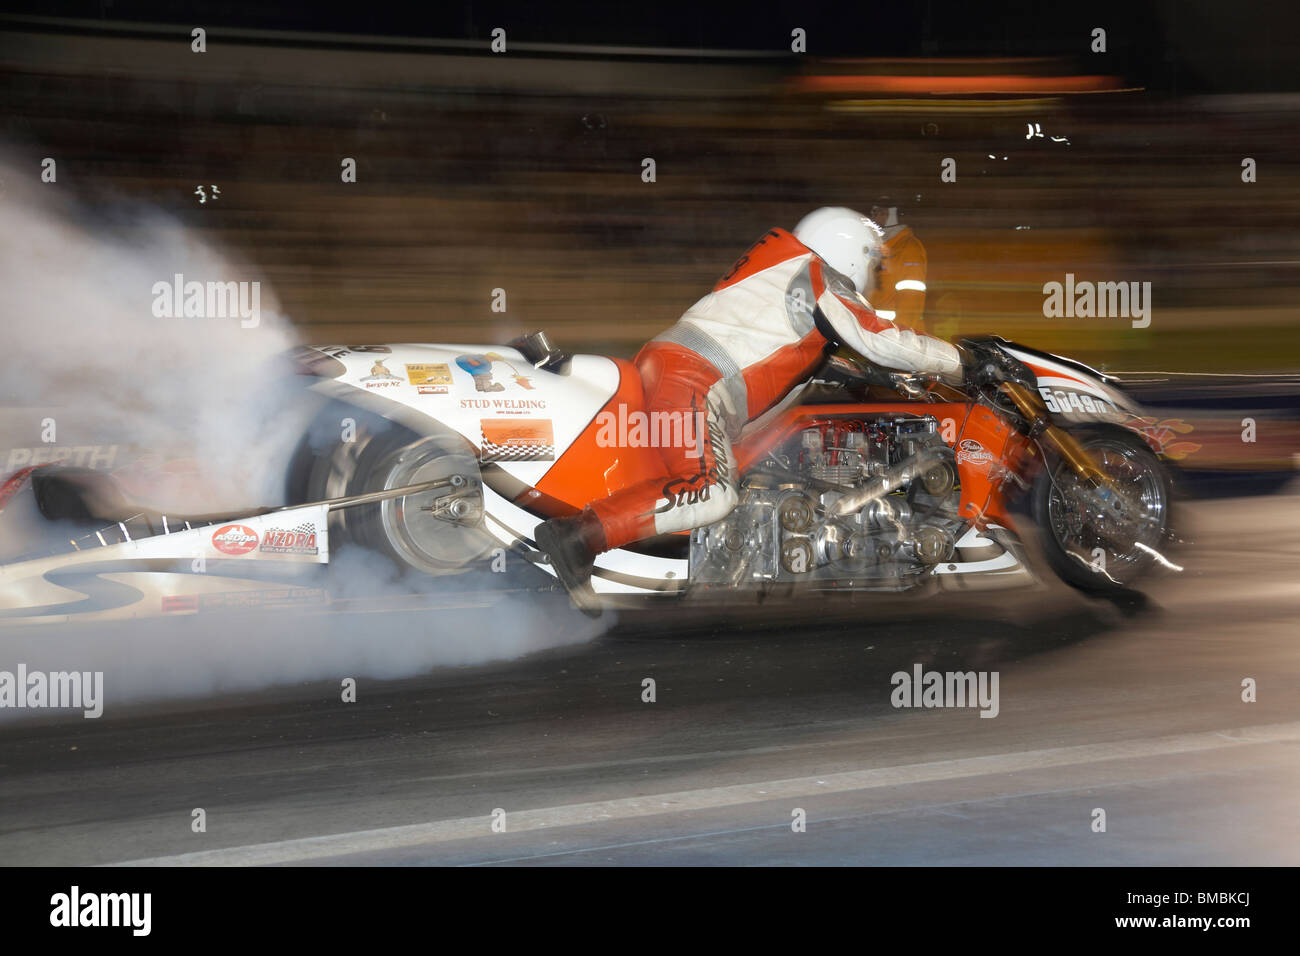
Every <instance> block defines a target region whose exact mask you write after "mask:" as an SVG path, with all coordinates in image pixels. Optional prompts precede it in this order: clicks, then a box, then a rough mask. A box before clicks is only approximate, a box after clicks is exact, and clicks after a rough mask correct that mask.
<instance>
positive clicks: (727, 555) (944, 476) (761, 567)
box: [690, 414, 962, 589]
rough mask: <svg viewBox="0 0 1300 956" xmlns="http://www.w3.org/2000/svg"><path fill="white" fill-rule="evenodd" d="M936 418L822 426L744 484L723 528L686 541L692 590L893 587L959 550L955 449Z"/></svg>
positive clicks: (834, 421) (839, 421)
mask: <svg viewBox="0 0 1300 956" xmlns="http://www.w3.org/2000/svg"><path fill="white" fill-rule="evenodd" d="M938 429H939V423H938V422H937V421H936V420H935V419H934V418H933V417H932V416H921V415H902V414H890V415H877V416H868V417H865V418H862V417H858V418H838V417H828V418H826V419H819V420H815V421H814V422H812V423H811V424H809V425H808V426H807V427H806V428H804V429H803V430H802V431H801V432H800V433H799V434H798V435H796V436H794V437H792V438H791V439H790V440H788V441H786V442H785V443H784V444H783V445H781V446H778V447H777V448H774V449H773V450H772V452H771V453H770V454H769V455H768V457H767V458H766V459H765V460H764V461H762V462H760V463H759V464H758V465H756V466H755V467H754V468H752V469H751V470H750V472H749V473H748V474H747V475H746V476H745V478H744V480H743V481H742V482H741V489H740V490H741V495H740V501H739V503H738V504H737V506H736V508H735V509H734V510H733V511H732V512H731V514H730V515H728V516H727V518H725V519H724V520H722V521H719V522H717V523H716V524H713V525H710V526H708V527H705V528H699V529H697V530H696V531H694V532H693V533H692V535H691V552H690V554H691V571H690V574H691V581H692V584H695V583H700V584H704V585H714V584H717V585H722V584H726V585H729V586H732V587H746V586H749V587H755V586H758V587H761V586H764V585H773V584H780V583H787V582H788V583H791V584H794V583H797V582H806V583H808V584H809V585H810V586H813V587H820V588H838V587H845V588H854V589H858V588H861V589H896V588H901V587H906V586H908V585H909V584H910V583H911V581H912V580H913V579H915V578H916V577H917V576H919V575H921V574H924V573H926V572H927V571H928V570H929V569H930V568H932V567H933V566H934V565H935V564H937V563H939V562H941V561H946V560H948V559H949V558H951V556H952V554H953V548H954V541H955V540H956V536H957V534H958V533H959V531H960V529H961V525H962V522H961V520H960V518H959V517H958V515H957V503H958V500H959V497H960V490H959V488H958V486H957V469H956V465H955V461H954V459H953V452H952V449H950V448H949V447H948V446H947V445H946V444H944V442H943V440H942V439H941V438H940V437H939V431H938Z"/></svg>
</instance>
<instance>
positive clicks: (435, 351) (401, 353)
mask: <svg viewBox="0 0 1300 956" xmlns="http://www.w3.org/2000/svg"><path fill="white" fill-rule="evenodd" d="M358 348H365V347H349V346H318V347H316V350H317V351H319V352H321V353H322V354H324V355H328V356H330V357H331V358H334V359H335V360H337V361H338V362H340V363H342V365H343V367H344V369H345V371H344V372H342V373H341V374H339V375H338V376H337V377H336V378H335V379H334V380H333V381H334V382H337V383H342V384H345V385H348V386H351V387H352V388H353V389H356V390H358V391H363V392H366V393H368V394H369V395H371V396H375V397H377V398H378V399H382V400H383V401H381V402H379V403H375V402H373V401H362V400H361V399H360V396H356V395H355V394H354V395H352V396H338V397H344V398H345V400H352V401H356V402H358V403H359V404H365V405H367V407H372V408H374V409H375V410H377V411H379V412H380V413H381V414H382V413H384V412H385V409H384V408H383V405H384V403H385V402H388V403H396V404H397V405H400V406H403V407H404V408H406V409H410V410H411V411H413V412H415V413H417V414H418V415H421V416H427V417H429V418H432V419H435V420H437V421H439V422H441V423H442V424H444V425H446V426H448V427H450V428H452V429H453V430H455V431H456V432H458V433H460V434H461V435H463V436H464V437H465V438H466V439H467V440H468V441H469V442H470V444H472V445H473V446H474V448H476V449H478V451H479V457H480V460H481V461H484V462H494V463H496V464H499V465H500V466H501V467H502V468H503V469H504V470H505V471H506V472H508V473H509V474H510V475H511V476H513V477H515V478H517V479H519V480H520V481H522V482H525V483H526V484H529V485H534V484H536V483H537V482H538V481H539V480H541V478H542V476H543V475H545V474H546V472H547V471H549V470H550V468H551V466H552V465H554V464H555V461H556V459H558V458H559V457H560V456H561V455H563V454H564V452H565V450H566V449H567V448H568V447H569V446H570V445H571V444H573V441H574V439H575V438H577V437H578V435H579V434H581V433H582V431H583V429H585V428H586V427H587V425H588V424H589V423H590V422H591V420H592V419H593V418H594V417H595V416H596V413H597V412H599V411H600V409H601V408H602V407H603V406H604V404H605V403H606V402H607V401H609V399H610V398H611V397H612V396H613V395H614V393H615V391H616V390H617V389H618V383H619V370H618V366H617V365H616V364H615V363H614V362H613V361H612V360H611V359H608V358H605V357H603V356H599V355H575V356H574V357H573V359H572V360H571V361H570V362H569V363H568V366H567V370H566V371H567V374H564V375H559V374H556V373H554V372H547V371H544V370H541V369H537V368H534V367H533V366H532V364H530V363H529V362H528V361H527V360H526V359H524V357H523V356H521V355H520V354H519V352H517V351H516V350H515V349H511V348H506V347H503V346H500V345H393V346H384V347H382V348H383V351H382V352H379V351H358V350H357V349H358ZM489 355H492V356H499V358H496V359H490V360H489V362H488V365H489V367H488V368H486V369H484V368H483V366H481V365H480V366H478V368H479V369H480V371H481V373H482V374H480V375H479V376H477V378H478V382H477V384H476V376H475V375H474V374H472V373H471V372H470V371H469V370H468V369H467V368H465V367H464V366H465V365H466V364H471V363H468V362H462V361H458V360H460V359H463V358H465V357H467V356H468V357H473V356H482V357H486V356H489ZM478 386H482V388H480V387H478ZM336 395H337V393H336Z"/></svg>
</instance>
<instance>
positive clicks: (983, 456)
mask: <svg viewBox="0 0 1300 956" xmlns="http://www.w3.org/2000/svg"><path fill="white" fill-rule="evenodd" d="M992 460H993V455H992V454H991V453H990V452H989V450H988V449H987V448H985V447H984V446H983V445H981V444H980V443H979V442H977V441H976V440H975V439H974V438H963V439H962V440H961V441H960V442H959V443H958V444H957V461H958V462H963V461H968V462H970V463H971V464H972V465H987V464H988V463H989V462H991V461H992Z"/></svg>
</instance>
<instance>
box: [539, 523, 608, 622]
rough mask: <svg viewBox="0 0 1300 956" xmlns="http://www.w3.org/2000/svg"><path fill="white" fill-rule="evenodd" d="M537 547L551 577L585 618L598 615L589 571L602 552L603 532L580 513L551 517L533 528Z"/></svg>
mask: <svg viewBox="0 0 1300 956" xmlns="http://www.w3.org/2000/svg"><path fill="white" fill-rule="evenodd" d="M534 537H535V538H536V539H537V546H538V547H539V548H541V549H542V551H544V552H545V553H546V555H547V556H548V557H549V558H550V559H551V567H552V569H554V571H555V576H556V577H558V578H559V579H560V582H561V583H562V584H563V585H564V586H565V587H566V588H567V589H568V591H569V598H570V600H572V601H573V605H574V607H576V608H577V609H578V610H579V611H581V612H582V613H583V614H586V615H587V616H588V617H599V616H600V600H599V599H598V598H597V597H596V592H595V591H594V590H592V587H591V568H592V565H593V563H594V561H595V559H596V555H598V554H600V553H601V552H602V551H604V550H605V548H606V545H605V529H604V528H602V527H601V525H600V520H599V519H598V518H597V517H596V516H595V515H594V514H592V513H591V512H590V511H587V510H584V511H581V512H579V513H578V514H576V515H573V516H572V517H569V518H552V519H551V520H550V521H545V522H543V523H542V524H540V525H538V526H537V530H536V531H535V532H534Z"/></svg>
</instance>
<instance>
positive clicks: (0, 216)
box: [0, 167, 601, 719]
mask: <svg viewBox="0 0 1300 956" xmlns="http://www.w3.org/2000/svg"><path fill="white" fill-rule="evenodd" d="M34 178H35V177H32V176H24V177H20V176H18V175H16V174H15V173H14V172H12V171H11V170H7V169H4V168H3V167H0V181H3V182H4V183H5V184H6V186H7V194H6V195H5V197H4V199H3V201H0V288H3V289H4V290H5V294H4V296H3V297H0V302H2V303H3V305H0V309H2V310H3V311H2V312H0V356H2V358H0V361H3V363H4V368H5V373H4V375H3V376H2V377H0V454H4V455H6V456H10V452H9V451H8V450H9V449H14V448H17V449H27V448H30V447H32V446H38V447H39V446H40V444H41V432H42V428H43V424H42V423H43V422H45V421H46V420H47V419H53V420H54V422H55V423H56V425H57V430H58V441H57V444H58V445H60V446H62V445H69V444H74V445H91V446H94V447H97V448H107V447H112V446H114V445H119V446H123V447H125V446H130V447H129V448H127V449H126V450H124V451H122V452H121V454H120V455H119V456H118V457H116V458H115V459H114V461H113V463H112V464H113V466H114V468H116V469H120V468H121V466H123V465H128V464H129V459H130V458H131V456H132V454H133V450H134V451H143V452H145V453H146V454H148V455H151V456H156V458H155V464H157V463H160V462H163V461H169V460H176V459H184V460H189V461H191V462H192V463H194V465H195V466H196V470H197V472H198V474H199V475H200V476H201V479H202V480H201V483H200V484H199V485H198V486H194V485H193V484H191V483H186V482H179V483H176V482H173V483H166V482H164V483H163V484H162V485H160V486H158V487H157V488H155V492H156V495H158V496H160V497H155V498H152V499H150V500H147V501H138V502H137V503H138V504H142V505H148V506H152V507H156V508H158V509H159V510H164V511H169V512H172V513H185V512H189V513H196V512H197V513H213V512H229V513H231V514H232V515H237V514H239V513H241V512H242V511H246V510H250V509H252V508H254V507H258V506H262V505H271V504H278V503H280V501H281V496H282V495H283V489H284V474H285V469H286V467H287V464H288V460H289V457H290V455H291V454H292V452H293V450H294V447H295V445H296V443H297V440H298V438H299V437H300V436H301V434H302V433H303V431H304V428H305V426H306V423H307V420H308V419H307V417H306V415H307V413H308V412H309V411H310V409H309V407H308V406H305V405H300V404H295V402H296V400H297V396H298V395H299V393H300V392H301V387H302V386H301V384H300V383H299V382H295V381H293V379H292V377H291V376H283V375H277V374H276V373H275V370H274V369H273V368H272V367H271V363H272V361H273V359H274V358H275V357H276V356H277V355H279V354H280V353H282V352H283V351H285V350H286V349H288V348H290V347H292V346H293V345H294V344H296V341H297V335H296V333H295V330H294V329H293V327H292V325H291V324H290V323H289V321H288V320H287V319H286V318H285V317H283V316H282V315H281V314H280V306H279V303H278V302H277V300H276V298H275V294H274V290H273V289H272V288H271V287H270V285H269V283H267V282H265V281H264V280H263V279H262V278H261V277H260V276H259V275H258V273H257V271H256V269H255V268H253V267H252V266H250V265H247V264H241V263H238V262H235V261H233V260H232V259H231V258H229V257H228V256H225V255H222V254H221V253H219V252H218V251H217V250H215V249H214V248H212V247H211V246H210V245H208V244H205V243H203V242H201V241H199V240H198V239H197V238H196V237H195V236H194V235H193V234H192V232H190V231H189V230H187V229H186V228H184V227H183V226H182V225H181V224H180V223H178V222H176V221H174V220H172V219H169V218H167V217H165V216H163V215H161V214H159V213H157V212H134V213H131V214H129V215H128V216H126V217H125V218H122V217H119V218H117V219H116V220H114V221H111V222H106V221H104V219H103V217H102V214H100V213H88V212H87V211H86V210H85V209H84V208H82V207H77V206H74V205H73V204H71V203H65V202H62V201H60V200H59V199H58V198H57V196H58V195H59V194H58V192H57V190H58V189H59V188H61V187H57V186H52V185H45V184H40V183H35V184H34V185H33V186H31V187H28V188H26V189H25V190H24V189H20V188H19V187H18V186H17V184H18V183H20V182H23V181H25V180H34ZM177 273H180V274H183V275H184V276H185V278H186V280H187V281H188V280H196V281H200V282H208V281H212V282H230V281H233V282H254V281H257V282H260V283H261V285H260V300H261V321H260V322H259V324H258V325H257V326H256V327H253V328H246V327H244V324H241V321H240V319H239V318H237V317H231V318H217V317H207V318H196V317H191V318H166V317H157V316H155V315H154V310H153V308H152V306H153V303H154V300H155V292H154V288H155V285H156V284H157V283H159V282H171V281H172V280H173V276H174V275H176V274H177ZM245 324H246V323H245ZM281 382H283V385H281V384H280V383H281ZM21 454H26V452H25V451H22V452H20V456H21ZM10 457H12V456H10ZM129 470H130V469H129V468H128V471H129ZM16 505H17V502H15V507H11V509H9V510H10V511H17V510H18V509H17V507H16ZM28 517H29V520H30V515H29V516H28ZM20 522H21V519H20V516H18V515H12V514H10V513H8V512H6V513H5V514H4V515H3V516H0V536H4V535H5V534H6V533H10V534H12V533H13V529H14V528H15V527H17V526H18V525H19V524H20ZM6 525H9V526H10V531H9V532H6V530H5V528H6ZM11 552H12V548H11V547H0V553H11ZM339 557H340V560H341V561H343V562H344V566H342V567H335V568H331V569H329V571H328V585H327V586H328V587H329V589H330V591H331V594H332V596H333V597H334V598H336V599H337V598H339V597H340V596H344V595H346V596H362V595H364V596H366V597H368V598H374V597H376V596H379V597H382V596H383V595H393V596H398V595H407V596H409V595H410V594H411V593H412V592H413V591H415V592H424V593H426V594H428V593H430V592H432V593H437V592H439V591H440V590H441V591H443V592H445V593H446V594H447V596H448V600H449V603H450V601H451V600H453V599H454V598H455V597H456V596H457V595H458V594H459V592H460V591H461V590H463V584H458V583H457V579H455V578H450V579H444V580H441V581H435V580H431V579H426V578H417V576H407V577H404V578H403V579H401V580H396V579H395V578H394V575H393V571H392V568H391V565H390V564H388V563H387V562H386V561H385V560H384V559H380V558H377V557H374V556H370V555H367V554H366V553H365V552H359V551H355V550H354V551H353V552H352V553H350V554H348V553H346V552H344V553H343V554H341V555H340V556H339ZM342 582H346V585H344V584H343V583H342ZM488 600H489V602H490V603H491V605H492V606H491V608H490V609H483V608H477V609H474V608H471V609H465V608H460V609H446V610H428V609H426V610H422V611H420V612H418V613H405V614H364V615H351V614H338V613H322V612H311V611H303V612H294V613H290V612H266V613H262V614H251V613H247V612H246V613H244V614H240V615H222V616H217V615H212V614H201V615H198V616H193V617H174V618H170V619H160V620H153V621H150V620H143V619H142V620H139V621H133V622H129V623H110V624H99V625H87V624H84V623H83V624H76V623H71V624H66V625H65V624H52V625H45V626H41V627H37V628H30V627H22V628H15V627H5V626H3V624H2V622H0V669H7V670H11V671H12V670H13V669H14V668H15V666H16V665H17V663H19V662H22V663H25V664H26V665H27V666H28V667H29V668H30V669H41V670H80V671H86V670H90V671H96V670H102V671H105V672H106V679H107V686H106V694H107V696H108V706H109V708H110V710H109V712H110V713H111V708H112V706H113V704H114V702H117V703H122V702H126V701H133V700H150V699H165V698H174V697H180V696H193V695H205V694H213V693H223V692H228V691H233V690H241V691H242V690H251V689H257V688H263V687H270V686H275V685H280V684H284V683H289V682H295V681H303V680H314V679H324V678H340V679H341V678H342V677H343V676H353V677H372V678H395V677H403V676H412V675H416V674H420V673H425V672H427V671H428V670H429V669H430V668H432V667H436V666H440V665H455V664H467V663H475V662H482V661H488V660H496V659H502V658H509V657H516V656H519V655H521V654H524V653H527V652H529V651H534V650H538V649H540V648H544V647H549V646H554V645H558V644H562V643H569V642H573V641H581V640H586V639H589V638H590V637H592V636H594V635H595V634H596V633H598V632H599V630H601V628H600V626H599V625H598V624H593V623H587V624H582V625H581V626H578V625H575V621H576V620H579V618H578V616H577V615H576V614H573V615H572V617H570V615H569V614H563V615H559V616H558V619H557V616H556V615H554V614H551V615H549V616H548V617H547V618H546V619H545V622H544V621H543V618H542V617H541V616H539V615H538V614H537V613H536V611H535V608H531V607H530V606H529V605H528V603H527V602H525V601H524V600H523V599H515V598H508V597H507V598H501V597H496V598H491V599H488ZM462 603H463V602H462ZM583 620H585V619H583ZM15 713H21V712H12V711H11V712H9V713H5V712H3V711H0V719H2V718H4V717H6V716H13V715H14V714H15Z"/></svg>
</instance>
